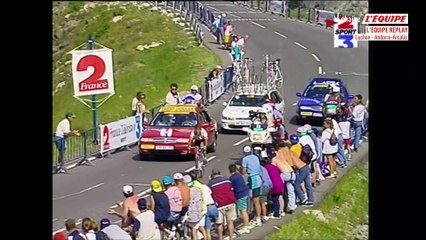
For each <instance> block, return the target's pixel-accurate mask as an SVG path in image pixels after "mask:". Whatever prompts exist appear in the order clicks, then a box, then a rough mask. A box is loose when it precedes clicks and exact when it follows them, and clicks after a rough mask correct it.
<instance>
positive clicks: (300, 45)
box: [294, 42, 308, 49]
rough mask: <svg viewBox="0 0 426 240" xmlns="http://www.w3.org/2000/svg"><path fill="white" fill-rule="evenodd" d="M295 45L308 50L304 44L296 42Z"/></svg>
mask: <svg viewBox="0 0 426 240" xmlns="http://www.w3.org/2000/svg"><path fill="white" fill-rule="evenodd" d="M294 44H296V45H297V46H299V47H301V48H303V49H308V48H307V47H305V46H303V45H302V44H300V43H298V42H294Z"/></svg>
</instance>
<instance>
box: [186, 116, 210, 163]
mask: <svg viewBox="0 0 426 240" xmlns="http://www.w3.org/2000/svg"><path fill="white" fill-rule="evenodd" d="M208 139H209V136H208V134H207V132H206V130H204V129H203V128H202V127H201V125H200V124H197V125H196V126H195V128H194V130H193V131H192V132H191V136H190V137H189V142H190V143H192V144H193V145H194V146H195V151H198V149H199V148H202V149H203V153H204V155H205V154H206V147H207V145H208ZM206 164H207V161H206V158H205V157H204V158H203V165H206Z"/></svg>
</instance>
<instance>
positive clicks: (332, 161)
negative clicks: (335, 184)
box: [321, 119, 338, 178]
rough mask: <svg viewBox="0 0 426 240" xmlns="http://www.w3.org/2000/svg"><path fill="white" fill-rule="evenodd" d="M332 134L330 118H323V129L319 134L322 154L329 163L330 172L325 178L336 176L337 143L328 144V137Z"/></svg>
mask: <svg viewBox="0 0 426 240" xmlns="http://www.w3.org/2000/svg"><path fill="white" fill-rule="evenodd" d="M332 134H333V122H332V121H331V120H330V119H326V120H324V130H323V131H322V134H321V142H322V143H323V147H322V154H323V155H324V156H325V157H326V158H327V162H328V164H329V165H330V171H331V174H330V176H328V177H327V178H335V177H336V174H337V172H336V155H337V151H338V148H337V144H336V145H332V144H330V138H331V135H332Z"/></svg>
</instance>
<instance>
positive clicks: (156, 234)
mask: <svg viewBox="0 0 426 240" xmlns="http://www.w3.org/2000/svg"><path fill="white" fill-rule="evenodd" d="M138 208H139V210H140V211H141V213H140V214H139V215H137V216H136V219H135V229H136V240H157V239H161V233H160V228H159V227H158V225H157V223H156V222H155V215H154V212H153V211H152V210H148V204H147V201H146V199H145V198H140V199H139V200H138Z"/></svg>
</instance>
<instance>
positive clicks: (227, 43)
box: [224, 22, 234, 50]
mask: <svg viewBox="0 0 426 240" xmlns="http://www.w3.org/2000/svg"><path fill="white" fill-rule="evenodd" d="M224 30H225V44H224V48H225V49H226V50H228V49H229V48H230V47H231V42H232V34H233V33H234V25H232V23H231V22H228V23H227V24H226V26H225V29H224Z"/></svg>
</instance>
